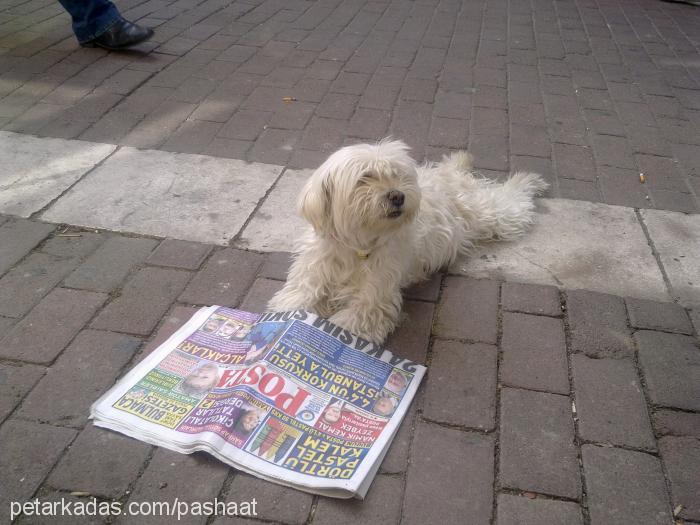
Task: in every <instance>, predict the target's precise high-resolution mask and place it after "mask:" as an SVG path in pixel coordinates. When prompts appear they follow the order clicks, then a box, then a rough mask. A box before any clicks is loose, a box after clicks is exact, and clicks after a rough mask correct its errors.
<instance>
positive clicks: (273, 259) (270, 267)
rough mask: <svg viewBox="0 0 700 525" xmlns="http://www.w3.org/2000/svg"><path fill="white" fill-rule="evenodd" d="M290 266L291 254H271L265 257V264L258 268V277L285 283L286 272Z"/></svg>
mask: <svg viewBox="0 0 700 525" xmlns="http://www.w3.org/2000/svg"><path fill="white" fill-rule="evenodd" d="M291 264H292V254H291V253H289V252H271V253H268V254H267V255H266V256H265V262H264V263H263V265H262V268H260V273H259V274H258V276H259V277H265V278H267V279H275V280H277V281H286V280H287V272H288V271H289V267H290V265H291Z"/></svg>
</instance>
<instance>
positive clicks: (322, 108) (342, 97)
mask: <svg viewBox="0 0 700 525" xmlns="http://www.w3.org/2000/svg"><path fill="white" fill-rule="evenodd" d="M359 99H360V97H359V96H357V95H351V94H347V93H328V94H327V95H326V96H325V97H323V100H322V101H321V103H320V104H319V105H318V108H316V115H318V116H319V117H328V118H335V119H341V120H346V119H349V118H350V117H352V115H353V113H354V112H355V106H356V105H357V102H358V100H359Z"/></svg>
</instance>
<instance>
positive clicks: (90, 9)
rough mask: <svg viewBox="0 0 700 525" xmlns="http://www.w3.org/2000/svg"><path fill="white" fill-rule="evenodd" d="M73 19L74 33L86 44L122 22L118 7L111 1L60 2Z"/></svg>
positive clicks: (80, 0)
mask: <svg viewBox="0 0 700 525" xmlns="http://www.w3.org/2000/svg"><path fill="white" fill-rule="evenodd" d="M58 1H59V2H61V5H62V6H63V7H64V9H65V10H66V11H68V13H69V14H70V16H71V18H72V19H73V32H74V33H75V37H76V38H77V39H78V42H80V43H81V44H84V43H86V42H90V41H91V40H94V39H95V38H97V37H98V36H99V35H101V34H102V33H104V32H105V31H106V30H107V29H109V28H110V26H112V25H113V24H114V23H116V22H118V21H120V20H122V16H121V15H120V14H119V10H118V9H117V7H116V6H115V5H114V4H113V3H112V2H110V1H109V0H58Z"/></svg>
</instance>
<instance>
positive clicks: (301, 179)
mask: <svg viewBox="0 0 700 525" xmlns="http://www.w3.org/2000/svg"><path fill="white" fill-rule="evenodd" d="M311 173H312V170H285V172H284V174H283V175H282V177H280V179H279V180H278V181H277V184H276V185H275V187H274V188H273V189H272V191H271V192H270V194H269V195H268V196H267V198H266V199H265V201H264V202H263V204H262V206H260V208H259V209H258V210H257V211H256V212H255V214H254V215H253V218H252V219H251V221H250V222H249V223H248V225H247V226H246V228H245V230H243V233H242V234H241V236H240V238H239V239H238V241H237V242H236V245H237V246H241V247H243V248H250V249H252V250H262V251H287V252H290V251H293V250H294V248H295V247H296V240H297V239H298V237H299V235H300V234H301V232H302V231H303V230H304V229H305V228H307V227H308V224H307V223H306V221H304V219H302V218H301V217H300V216H299V214H298V213H297V209H296V203H297V199H298V197H299V192H300V191H301V188H302V187H303V186H304V184H305V183H306V180H307V179H308V178H309V177H310V176H311Z"/></svg>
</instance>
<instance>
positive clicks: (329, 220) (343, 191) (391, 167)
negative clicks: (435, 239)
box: [299, 140, 420, 248]
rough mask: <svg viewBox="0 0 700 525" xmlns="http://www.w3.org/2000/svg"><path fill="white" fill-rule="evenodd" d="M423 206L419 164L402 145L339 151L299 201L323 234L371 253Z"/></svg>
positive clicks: (393, 143)
mask: <svg viewBox="0 0 700 525" xmlns="http://www.w3.org/2000/svg"><path fill="white" fill-rule="evenodd" d="M419 206H420V188H419V187H418V181H417V173H416V164H415V162H414V161H413V159H411V157H410V156H409V155H408V146H406V144H404V143H403V142H401V141H398V140H383V141H381V142H379V143H377V144H357V145H354V146H347V147H345V148H342V149H340V150H338V151H336V152H335V153H333V154H332V155H331V156H330V157H329V158H328V159H327V160H326V161H325V162H324V163H323V164H322V165H321V167H319V168H318V169H317V170H316V171H315V172H314V174H313V175H312V176H311V178H310V179H309V180H308V181H307V183H306V185H305V186H304V188H303V190H302V192H301V195H300V198H299V212H300V213H301V215H302V216H303V217H304V218H305V219H306V220H307V221H308V222H309V223H311V225H312V226H313V227H314V229H315V230H316V232H317V233H318V234H319V235H323V236H328V237H332V238H335V239H336V240H338V241H340V242H342V243H344V244H347V245H348V246H353V247H355V248H369V247H371V246H372V245H373V244H374V243H376V242H377V240H379V239H380V238H382V237H385V236H387V235H390V234H391V233H393V232H395V231H396V230H397V229H399V228H400V227H401V226H403V225H405V224H408V223H409V222H411V221H412V220H413V219H414V217H415V215H416V213H417V212H418V208H419Z"/></svg>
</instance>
